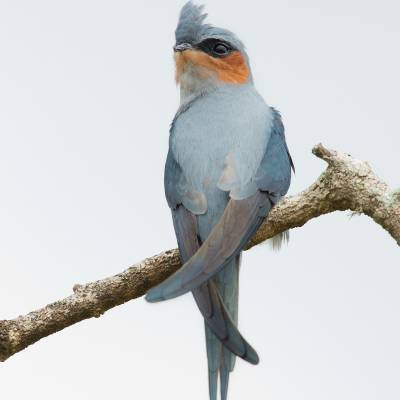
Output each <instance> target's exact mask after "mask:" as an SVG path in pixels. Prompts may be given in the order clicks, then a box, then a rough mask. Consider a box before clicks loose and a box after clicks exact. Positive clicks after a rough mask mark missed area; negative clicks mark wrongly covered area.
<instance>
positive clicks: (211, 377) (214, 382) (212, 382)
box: [208, 370, 218, 400]
mask: <svg viewBox="0 0 400 400" xmlns="http://www.w3.org/2000/svg"><path fill="white" fill-rule="evenodd" d="M208 390H209V393H210V400H217V390H218V370H217V371H208Z"/></svg>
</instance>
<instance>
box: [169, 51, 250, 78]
mask: <svg viewBox="0 0 400 400" xmlns="http://www.w3.org/2000/svg"><path fill="white" fill-rule="evenodd" d="M175 63H176V81H177V82H179V81H180V77H181V75H182V73H183V71H184V70H185V68H186V66H188V65H192V66H193V67H200V68H199V70H203V71H204V69H205V70H208V71H210V72H211V73H213V74H215V75H216V76H217V79H218V80H220V81H222V82H226V83H239V84H240V83H245V82H246V81H247V80H248V78H249V74H250V73H249V69H248V67H247V65H246V62H245V60H244V57H243V56H242V54H241V53H240V52H239V51H234V52H233V53H231V54H230V55H229V56H227V57H222V58H214V57H212V56H210V55H208V54H206V53H204V52H202V51H197V50H186V51H184V52H182V53H177V54H176V55H175ZM203 74H204V73H203ZM203 74H201V73H200V75H203Z"/></svg>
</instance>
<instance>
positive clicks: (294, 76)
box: [0, 0, 400, 400]
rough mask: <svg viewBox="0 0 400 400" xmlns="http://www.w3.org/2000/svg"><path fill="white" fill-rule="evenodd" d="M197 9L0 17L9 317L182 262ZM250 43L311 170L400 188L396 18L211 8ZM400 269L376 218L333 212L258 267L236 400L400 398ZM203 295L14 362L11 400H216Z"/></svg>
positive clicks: (301, 159)
mask: <svg viewBox="0 0 400 400" xmlns="http://www.w3.org/2000/svg"><path fill="white" fill-rule="evenodd" d="M183 3H184V2H183V1H165V0H158V1H156V0H153V1H133V0H129V1H127V0H114V1H99V0H96V1H94V0H93V1H89V0H79V1H78V0H68V1H64V0H63V1H61V0H57V1H54V0H53V1H50V0H48V1H44V0H36V1H29V0H24V1H15V0H0V243H1V244H0V272H1V280H0V319H5V318H13V317H16V316H17V315H20V314H25V313H27V312H29V311H31V310H34V309H36V308H39V307H41V306H43V305H45V304H47V303H49V302H52V301H54V300H57V299H59V298H62V297H64V296H67V295H69V294H71V291H72V286H73V285H74V284H76V283H85V282H89V281H92V280H96V279H99V278H102V277H106V276H109V275H112V274H115V273H118V272H120V271H121V270H123V269H125V268H126V267H128V266H129V265H131V264H133V263H135V262H138V261H140V260H141V259H143V258H145V257H147V256H151V255H153V254H156V253H158V252H160V251H162V250H165V249H168V248H173V247H175V237H174V233H173V229H172V223H171V220H170V213H169V210H168V207H167V204H166V202H165V200H164V189H163V168H164V160H165V157H166V152H167V141H168V128H169V123H170V121H171V119H172V117H173V115H174V112H175V109H176V108H177V104H178V90H177V89H176V87H175V85H174V79H173V75H174V71H173V62H172V45H173V43H174V29H175V25H176V22H177V17H178V13H179V10H180V7H181V6H182V5H183ZM206 5H207V11H208V12H209V14H210V18H209V21H211V22H213V23H215V24H216V25H221V26H223V27H226V28H229V29H231V30H233V31H234V32H235V33H237V34H238V35H239V37H240V38H241V39H242V40H243V41H244V42H245V44H246V45H247V48H248V52H249V55H250V59H251V64H252V67H253V72H254V77H255V82H256V86H257V88H258V90H259V91H260V93H261V94H262V95H263V96H264V97H265V98H266V100H267V101H268V103H269V104H271V105H273V106H275V107H277V108H278V109H279V110H280V111H281V112H282V115H283V118H284V122H285V125H286V131H287V139H288V143H289V147H290V149H291V151H292V155H293V158H294V160H295V164H296V167H297V175H296V177H295V178H294V180H293V184H292V186H291V189H290V193H292V194H293V193H297V192H298V191H300V190H302V189H304V188H305V187H307V186H308V185H309V184H310V183H312V182H313V181H314V180H315V179H316V178H317V177H318V175H319V174H320V173H321V172H322V171H323V169H324V168H325V165H324V163H323V162H322V161H320V160H318V159H316V158H315V157H314V156H312V155H311V148H312V146H313V145H314V144H316V143H318V142H322V143H324V144H325V145H326V146H328V147H331V148H336V149H339V150H342V151H346V152H348V153H351V154H352V155H353V156H355V157H357V158H360V159H364V160H368V161H369V162H370V164H371V165H372V166H373V168H374V169H375V171H376V172H377V173H378V174H379V175H380V176H381V177H382V178H383V179H384V180H385V181H386V182H387V183H389V184H390V185H392V186H393V187H396V185H397V186H400V179H399V173H398V171H399V167H398V161H397V159H398V156H399V147H400V139H399V134H400V118H399V100H400V78H399V71H400V53H399V46H400V25H399V14H400V6H399V3H398V1H394V0H393V1H389V0H381V1H379V2H378V1H374V2H373V1H361V0H359V1H358V0H336V1H317V0H306V1H297V0H280V1H263V2H261V1H250V0H246V1H245V2H244V1H240V2H235V1H232V0H230V1H229V0H225V1H221V0H219V1H216V0H213V1H212V0H208V1H207V2H206ZM399 285H400V253H399V248H398V247H397V246H396V244H395V242H394V241H393V239H391V238H390V237H389V235H388V234H387V233H386V232H384V231H383V230H382V229H381V228H380V227H379V226H377V225H375V224H374V223H373V222H372V221H371V220H369V219H368V218H367V217H353V218H350V216H349V213H336V214H333V215H329V216H325V217H323V218H319V219H318V220H315V221H313V222H311V223H309V224H307V225H306V226H305V227H303V228H301V229H297V230H294V231H292V232H291V241H290V243H289V246H287V247H285V248H284V249H283V250H282V251H281V252H280V253H273V252H271V251H270V250H269V248H268V247H267V246H259V247H258V248H256V249H253V250H251V251H250V252H247V253H246V254H245V256H244V257H243V268H242V274H241V302H240V326H241V330H242V331H243V333H244V335H245V336H246V338H247V339H248V340H249V342H250V343H251V344H253V345H254V347H255V348H256V349H257V350H258V352H259V355H260V357H261V363H260V365H258V366H257V367H254V366H250V365H248V364H246V363H244V362H242V361H240V360H238V362H237V367H236V370H235V372H234V374H233V375H232V379H231V385H230V400H239V399H241V400H243V399H271V400H321V399H324V400H336V399H340V400H358V399H360V400H361V399H362V400H376V399H385V400H398V399H399V398H400V379H399V374H400V340H399V338H400V313H399V305H400V292H399V290H398V287H399ZM203 335H204V334H203V324H202V320H201V317H200V314H199V312H198V311H197V309H196V307H195V305H194V302H193V300H192V298H191V296H190V295H187V296H184V297H183V298H179V299H176V300H173V301H169V302H165V303H163V304H152V305H150V304H147V303H146V302H145V301H144V300H143V299H138V300H135V301H132V302H130V303H128V304H125V305H123V306H121V307H118V308H116V309H113V310H111V311H110V312H108V313H107V314H105V315H104V316H103V317H101V318H99V319H92V320H89V321H85V322H82V323H79V324H77V325H75V326H73V327H71V328H69V329H66V330H64V331H62V332H60V333H58V334H56V335H53V336H51V337H49V338H46V339H44V340H42V341H40V342H39V343H37V344H35V345H34V346H31V347H30V348H28V349H27V350H25V351H23V352H21V353H19V354H17V355H15V356H14V357H12V358H11V359H9V360H8V361H7V362H6V363H3V364H0V393H1V397H2V399H7V400H20V399H21V400H22V399H32V400H36V399H38V400H54V399H58V400H66V399H72V398H73V399H74V400H92V399H96V400H106V399H107V400H108V399H110V398H113V399H114V398H116V399H149V400H156V399H161V398H162V399H163V400H180V399H182V400H184V399H185V400H187V399H191V400H205V399H207V398H208V389H207V378H206V376H207V375H206V374H207V368H206V357H205V344H204V336H203Z"/></svg>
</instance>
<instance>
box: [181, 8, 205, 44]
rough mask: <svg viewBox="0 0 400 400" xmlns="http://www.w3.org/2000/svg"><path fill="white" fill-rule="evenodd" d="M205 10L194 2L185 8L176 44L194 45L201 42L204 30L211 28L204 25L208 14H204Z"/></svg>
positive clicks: (182, 12) (182, 11)
mask: <svg viewBox="0 0 400 400" xmlns="http://www.w3.org/2000/svg"><path fill="white" fill-rule="evenodd" d="M203 10H204V6H203V5H200V6H199V5H196V4H194V3H193V2H192V1H189V2H188V3H186V4H185V5H184V6H183V8H182V10H181V13H180V16H179V22H178V26H177V28H176V30H175V37H176V43H185V42H186V43H192V42H196V41H198V40H199V38H200V37H201V36H202V32H203V30H204V28H207V26H209V25H208V24H204V20H205V19H206V18H207V14H205V13H203Z"/></svg>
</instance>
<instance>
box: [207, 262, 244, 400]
mask: <svg viewBox="0 0 400 400" xmlns="http://www.w3.org/2000/svg"><path fill="white" fill-rule="evenodd" d="M239 264H240V256H237V257H235V258H234V259H233V260H231V261H230V262H229V263H228V264H227V265H226V266H225V267H224V269H223V270H222V271H221V272H219V273H218V275H217V276H216V277H215V278H214V281H215V283H216V285H217V286H218V288H219V290H220V293H221V296H222V298H223V301H224V303H225V306H226V309H227V311H228V312H229V314H230V317H231V319H232V321H233V322H234V323H235V325H237V321H238V294H239V286H238V283H239ZM205 331H206V346H207V359H208V380H209V392H210V400H217V393H218V376H219V378H220V392H221V400H227V396H228V384H229V374H230V373H231V372H232V371H233V368H234V366H235V359H236V356H235V355H234V354H233V353H232V352H230V351H229V350H228V349H227V348H226V347H225V346H223V345H222V343H221V341H220V340H219V339H218V338H217V337H216V336H215V335H214V333H213V332H212V331H211V330H210V328H209V327H208V326H207V324H206V325H205Z"/></svg>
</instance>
